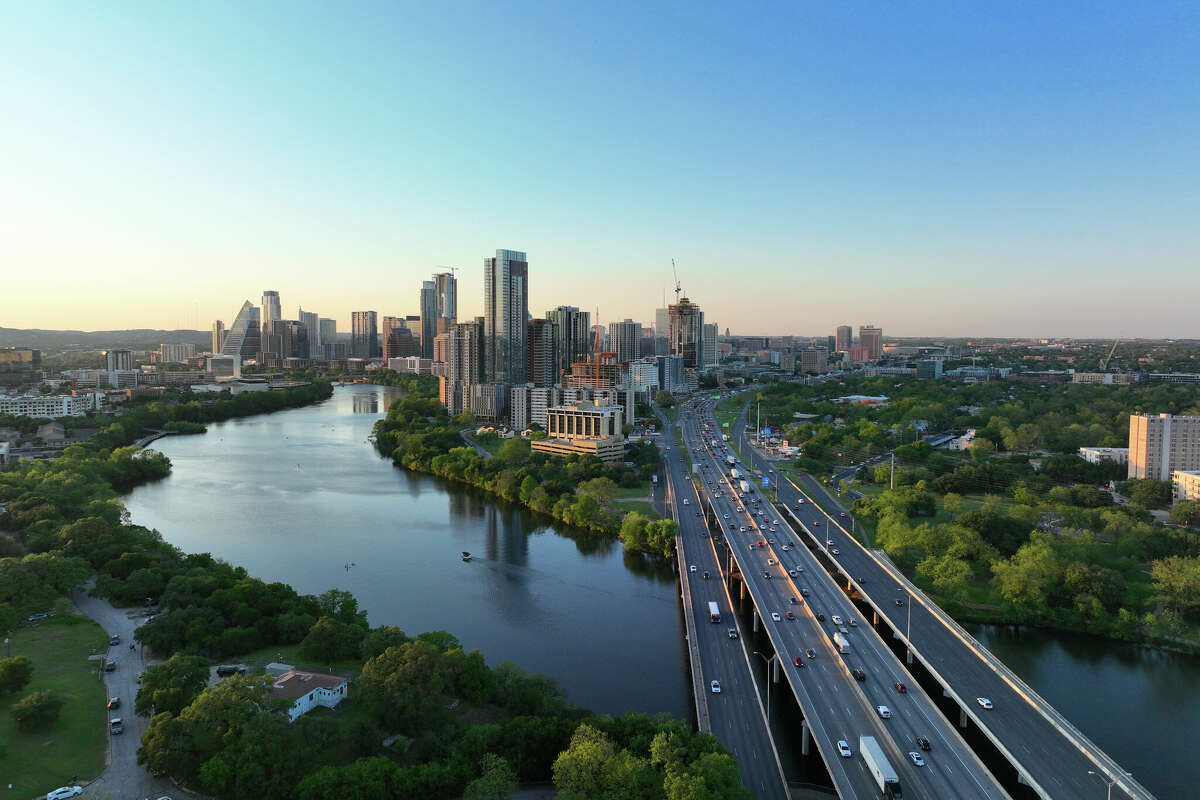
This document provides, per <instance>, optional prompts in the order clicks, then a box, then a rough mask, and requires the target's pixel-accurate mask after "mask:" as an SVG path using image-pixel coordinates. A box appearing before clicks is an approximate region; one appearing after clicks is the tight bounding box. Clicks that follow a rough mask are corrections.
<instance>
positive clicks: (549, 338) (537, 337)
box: [526, 319, 559, 388]
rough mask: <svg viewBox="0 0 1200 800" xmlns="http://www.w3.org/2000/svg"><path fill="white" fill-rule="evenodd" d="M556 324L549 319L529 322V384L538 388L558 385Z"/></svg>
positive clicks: (527, 368)
mask: <svg viewBox="0 0 1200 800" xmlns="http://www.w3.org/2000/svg"><path fill="white" fill-rule="evenodd" d="M554 328H555V326H554V322H553V321H552V320H548V319H531V320H529V333H528V336H527V338H528V340H529V364H528V366H527V367H526V374H527V375H528V377H529V381H528V382H529V383H531V384H533V385H534V386H536V387H539V388H540V387H543V386H553V385H554V384H556V383H558V381H559V375H558V354H557V352H556V351H555V349H554V348H555V345H556V344H557V341H556V340H557V335H556V331H555V329H554Z"/></svg>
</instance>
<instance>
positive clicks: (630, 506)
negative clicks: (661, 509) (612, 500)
mask: <svg viewBox="0 0 1200 800" xmlns="http://www.w3.org/2000/svg"><path fill="white" fill-rule="evenodd" d="M615 507H616V509H617V510H618V511H625V512H629V511H639V512H641V513H642V515H643V516H646V517H649V518H650V519H662V518H661V517H660V516H659V515H658V512H657V511H655V510H654V506H652V505H650V503H648V502H646V501H645V500H620V501H618V502H617V503H616V505H615Z"/></svg>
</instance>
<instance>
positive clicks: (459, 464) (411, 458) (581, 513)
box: [375, 375, 674, 552]
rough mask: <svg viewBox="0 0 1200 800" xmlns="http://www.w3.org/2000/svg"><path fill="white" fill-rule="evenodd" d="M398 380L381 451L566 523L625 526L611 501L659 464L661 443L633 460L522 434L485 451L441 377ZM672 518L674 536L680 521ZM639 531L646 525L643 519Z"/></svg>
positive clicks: (612, 529) (641, 543)
mask: <svg viewBox="0 0 1200 800" xmlns="http://www.w3.org/2000/svg"><path fill="white" fill-rule="evenodd" d="M395 380H397V382H398V383H399V385H402V386H404V388H406V389H407V390H408V391H407V392H406V394H405V396H404V397H402V398H401V399H399V400H397V401H396V402H394V403H393V404H392V406H391V408H389V409H388V413H387V417H386V418H385V419H382V420H380V421H379V422H377V423H376V424H375V442H376V446H377V447H378V448H379V451H380V452H381V453H384V454H385V455H389V456H391V458H392V460H393V461H394V462H395V463H396V464H398V465H400V466H403V467H405V468H407V469H413V470H417V471H420V472H428V473H430V474H433V475H437V476H439V477H442V478H447V479H449V480H454V481H459V482H461V483H466V484H469V485H471V486H475V487H477V488H480V489H483V490H485V491H488V492H491V493H492V494H495V495H498V496H499V497H502V498H503V499H505V500H509V501H512V502H520V503H523V504H524V505H526V506H528V507H530V508H532V509H534V510H535V511H539V512H541V513H543V514H549V515H551V516H553V517H555V518H556V519H559V520H562V521H563V522H566V523H567V524H570V525H574V526H576V527H580V528H587V529H589V530H594V531H600V532H603V533H612V534H616V533H619V532H620V530H621V519H622V516H623V515H622V514H621V513H620V512H619V511H617V510H616V509H614V507H613V504H612V499H613V496H614V494H615V492H616V489H617V488H618V487H625V488H634V487H638V486H641V485H644V484H645V482H646V481H647V480H648V479H649V476H650V474H651V473H653V472H654V471H655V470H656V469H657V468H658V463H659V455H658V448H656V447H655V446H654V445H653V444H652V443H649V442H643V443H641V444H638V445H634V446H633V447H631V448H630V452H629V455H628V458H629V460H630V462H631V463H632V466H625V465H623V464H618V465H608V464H605V463H604V462H602V461H600V459H598V458H596V457H595V456H570V457H568V458H565V459H564V458H560V457H557V456H550V455H548V454H546V453H536V452H533V451H532V450H531V449H530V446H529V442H527V441H525V440H523V439H520V438H513V439H507V440H505V441H503V442H502V443H501V444H500V447H499V450H498V451H497V453H496V455H495V456H494V457H492V458H487V457H485V456H482V455H480V454H479V453H477V452H476V451H475V449H474V448H472V447H468V446H466V445H465V444H464V443H463V440H462V436H461V433H460V432H461V431H462V430H464V429H466V428H468V427H469V426H470V425H471V417H470V415H460V416H458V417H451V416H450V415H448V414H447V413H446V410H445V409H444V408H443V407H442V405H441V403H439V402H438V399H437V383H436V381H434V380H432V379H430V378H429V377H428V376H424V377H422V378H415V377H414V376H409V375H404V376H399V378H397V379H395ZM666 525H667V526H668V527H669V528H670V534H671V536H672V537H673V536H674V528H673V527H671V526H673V525H674V523H670V522H668V523H666ZM657 527H661V523H656V528H657ZM639 531H640V532H641V533H645V532H646V531H645V527H642V528H640V529H639ZM631 540H632V541H634V543H635V545H636V546H635V549H643V550H649V551H654V552H662V549H661V548H659V547H656V546H654V545H652V544H650V542H649V540H648V539H646V538H644V537H643V538H642V539H641V540H635V537H631Z"/></svg>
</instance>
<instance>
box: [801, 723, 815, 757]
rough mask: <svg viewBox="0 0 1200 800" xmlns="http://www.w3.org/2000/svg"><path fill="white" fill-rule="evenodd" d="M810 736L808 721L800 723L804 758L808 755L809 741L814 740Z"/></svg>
mask: <svg viewBox="0 0 1200 800" xmlns="http://www.w3.org/2000/svg"><path fill="white" fill-rule="evenodd" d="M808 734H809V731H808V720H804V721H803V722H801V723H800V755H802V756H806V755H808V747H809V744H808V740H809V739H811V738H812V737H811V736H809V735H808Z"/></svg>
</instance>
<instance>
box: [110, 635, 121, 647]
mask: <svg viewBox="0 0 1200 800" xmlns="http://www.w3.org/2000/svg"><path fill="white" fill-rule="evenodd" d="M108 643H109V644H110V645H114V644H120V643H121V637H120V636H118V635H117V634H115V633H114V634H113V635H112V636H110V637H108Z"/></svg>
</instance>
